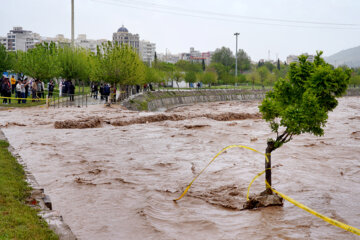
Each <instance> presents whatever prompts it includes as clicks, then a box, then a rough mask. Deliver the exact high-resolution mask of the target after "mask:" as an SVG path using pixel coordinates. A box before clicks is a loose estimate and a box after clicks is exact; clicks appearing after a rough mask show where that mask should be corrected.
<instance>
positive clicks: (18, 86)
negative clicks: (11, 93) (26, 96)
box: [15, 80, 21, 104]
mask: <svg viewBox="0 0 360 240" xmlns="http://www.w3.org/2000/svg"><path fill="white" fill-rule="evenodd" d="M15 97H16V98H21V80H19V81H17V84H16V94H15ZM20 103H21V99H18V104H20Z"/></svg>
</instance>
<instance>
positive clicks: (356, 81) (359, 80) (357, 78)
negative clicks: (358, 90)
mask: <svg viewBox="0 0 360 240" xmlns="http://www.w3.org/2000/svg"><path fill="white" fill-rule="evenodd" d="M349 83H350V84H351V85H353V86H354V87H356V86H359V85H360V75H358V74H356V73H355V72H354V73H352V74H351V78H350V82H349Z"/></svg>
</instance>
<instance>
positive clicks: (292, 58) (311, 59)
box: [286, 53, 314, 64]
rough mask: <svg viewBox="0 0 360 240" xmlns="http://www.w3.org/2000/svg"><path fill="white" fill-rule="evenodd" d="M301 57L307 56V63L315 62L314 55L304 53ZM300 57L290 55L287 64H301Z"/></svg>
mask: <svg viewBox="0 0 360 240" xmlns="http://www.w3.org/2000/svg"><path fill="white" fill-rule="evenodd" d="M301 55H305V56H307V61H309V62H314V55H309V54H308V53H303V54H301ZM298 57H299V56H297V55H289V56H288V57H287V58H286V63H287V64H290V63H293V62H299V59H298Z"/></svg>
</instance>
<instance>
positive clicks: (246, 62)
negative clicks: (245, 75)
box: [237, 49, 251, 72]
mask: <svg viewBox="0 0 360 240" xmlns="http://www.w3.org/2000/svg"><path fill="white" fill-rule="evenodd" d="M237 61H238V70H239V71H240V72H244V71H248V70H250V69H251V59H250V57H249V56H248V55H247V53H246V52H245V51H244V50H243V49H239V51H238V53H237Z"/></svg>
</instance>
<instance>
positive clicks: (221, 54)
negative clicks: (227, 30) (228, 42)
mask: <svg viewBox="0 0 360 240" xmlns="http://www.w3.org/2000/svg"><path fill="white" fill-rule="evenodd" d="M211 63H221V64H222V65H224V66H226V67H231V66H233V65H234V64H235V57H234V54H233V53H232V51H231V50H230V48H226V47H222V48H220V49H219V48H218V49H216V50H215V52H214V54H213V55H212V57H211Z"/></svg>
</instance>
